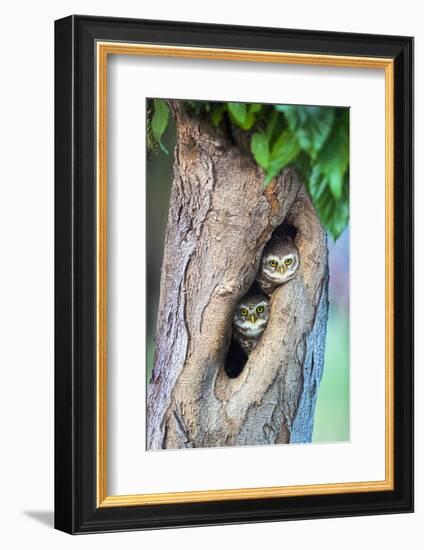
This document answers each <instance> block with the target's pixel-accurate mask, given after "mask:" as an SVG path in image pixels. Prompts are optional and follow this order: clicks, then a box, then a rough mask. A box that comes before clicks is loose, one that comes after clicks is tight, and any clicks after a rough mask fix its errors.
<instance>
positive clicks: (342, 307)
mask: <svg viewBox="0 0 424 550" xmlns="http://www.w3.org/2000/svg"><path fill="white" fill-rule="evenodd" d="M162 141H163V143H164V145H165V147H166V149H167V150H168V151H169V152H170V154H169V155H166V154H164V153H161V152H159V153H157V154H152V155H151V158H150V159H149V160H148V162H147V190H146V193H147V221H146V223H147V297H148V299H147V368H146V376H147V381H148V380H150V376H151V372H152V368H153V358H154V350H155V342H154V338H155V331H156V319H157V309H158V304H159V287H160V270H161V264H162V255H163V243H164V234H165V229H166V222H167V215H168V204H169V195H170V190H171V183H172V163H173V155H172V151H173V150H174V146H175V126H174V123H173V121H171V122H170V124H169V126H168V128H167V129H166V132H165V134H164V136H163V139H162ZM328 242H329V259H330V289H329V298H330V310H329V319H328V332H327V342H326V354H325V364H324V374H323V378H322V382H321V385H320V388H319V392H318V401H317V409H316V416H315V425H314V433H313V442H332V441H347V440H348V439H349V230H348V228H347V229H345V230H344V232H343V233H342V235H341V236H340V237H339V239H338V240H337V241H336V242H334V241H333V239H332V238H331V237H329V239H328Z"/></svg>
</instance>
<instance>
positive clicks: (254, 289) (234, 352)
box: [224, 222, 297, 378]
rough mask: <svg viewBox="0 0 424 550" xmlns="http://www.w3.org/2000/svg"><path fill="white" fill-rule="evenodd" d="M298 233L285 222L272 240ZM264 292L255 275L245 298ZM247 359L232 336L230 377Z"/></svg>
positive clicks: (228, 356) (228, 362)
mask: <svg viewBox="0 0 424 550" xmlns="http://www.w3.org/2000/svg"><path fill="white" fill-rule="evenodd" d="M296 235H297V229H296V228H295V227H294V226H293V225H289V224H287V223H284V222H283V223H282V224H281V225H279V226H278V227H276V228H275V229H274V231H273V232H272V235H271V238H270V241H271V240H272V239H274V238H277V239H278V238H283V237H290V238H291V239H292V240H293V241H294V240H295V238H296ZM265 249H266V248H265ZM265 249H264V250H265ZM259 265H260V264H259ZM259 268H260V267H259ZM263 293H264V292H263V290H262V289H261V287H260V286H259V284H258V282H257V281H256V276H255V281H254V282H253V284H252V285H251V286H250V288H249V290H248V291H247V292H246V294H245V295H244V296H243V298H245V297H246V296H253V295H257V294H263ZM243 298H242V299H243ZM265 330H266V329H265ZM247 360H248V355H246V353H245V351H244V350H243V348H242V347H241V346H240V344H239V343H238V342H237V341H236V340H235V339H234V337H232V338H231V342H230V346H229V348H228V351H227V354H226V357H225V362H224V371H225V373H226V374H227V376H228V378H237V377H238V376H240V374H241V373H242V371H243V369H244V367H245V366H246V363H247Z"/></svg>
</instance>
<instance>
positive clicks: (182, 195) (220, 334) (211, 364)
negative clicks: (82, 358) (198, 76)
mask: <svg viewBox="0 0 424 550" xmlns="http://www.w3.org/2000/svg"><path fill="white" fill-rule="evenodd" d="M170 106H171V109H172V111H173V114H174V116H175V118H176V125H177V146H176V149H175V160H174V178H173V186H172V192H171V199H170V206H169V218H168V225H167V231H166V238H165V250H164V259H163V265H162V276H161V292H160V304H159V313H158V325H157V335H156V353H155V363H154V371H153V375H152V380H151V383H150V385H149V390H148V404H147V448H148V449H162V448H183V447H216V446H228V445H260V444H272V443H293V442H309V441H311V437H312V429H313V420H314V413H315V403H316V396H317V390H318V385H319V382H320V379H321V375H322V370H323V365H324V349H325V337H326V326H327V313H328V251H327V243H326V233H325V231H324V230H323V228H322V226H321V224H320V222H319V219H318V216H317V213H316V211H315V209H314V207H313V205H312V203H311V201H310V198H309V195H308V193H307V192H306V190H305V188H304V186H303V184H302V183H301V182H300V180H299V178H298V176H297V174H296V172H295V171H294V170H293V169H286V170H284V171H283V172H282V173H281V174H280V176H279V177H278V178H276V179H275V180H274V181H273V182H272V183H271V185H269V186H268V187H267V188H266V190H265V191H264V190H263V178H264V176H263V172H262V170H261V169H260V168H259V167H258V166H257V165H256V164H255V163H254V161H253V159H252V158H251V156H250V155H249V154H248V153H247V152H246V151H245V148H244V147H243V146H242V144H240V143H239V144H238V146H236V145H234V142H231V140H230V136H229V135H227V133H224V132H222V131H221V130H219V129H216V128H214V127H212V126H211V125H210V124H209V123H208V122H207V121H205V120H199V119H198V118H195V117H191V116H190V115H189V114H188V113H187V112H186V111H185V110H184V109H183V107H182V105H181V103H180V102H170ZM283 221H284V223H288V224H290V225H293V226H294V227H295V228H296V230H297V234H296V238H295V242H296V246H297V248H298V250H299V255H300V267H299V270H298V273H297V275H296V277H295V278H294V279H292V280H291V281H289V282H288V283H286V284H285V285H282V286H280V287H278V288H277V289H276V291H275V292H274V293H273V295H272V299H271V315H270V320H269V323H268V326H267V328H266V330H265V332H264V334H263V336H262V338H261V340H260V342H259V344H258V346H257V347H256V349H255V350H254V351H253V352H252V354H251V355H250V356H249V359H248V361H247V363H246V366H245V367H244V369H243V371H242V372H241V374H240V375H239V376H238V377H237V378H231V379H230V378H228V376H227V375H226V373H225V371H224V361H225V357H226V353H227V350H228V346H229V344H230V339H231V330H232V318H233V313H234V309H235V306H236V304H237V302H238V301H239V300H240V298H241V297H242V296H243V295H244V294H246V292H247V291H248V289H249V288H250V286H251V285H252V283H253V281H254V280H255V277H256V273H257V269H258V266H259V261H260V258H261V255H262V251H263V248H264V246H265V244H266V243H267V241H268V240H269V239H270V238H271V236H272V233H273V231H274V230H275V229H276V228H277V227H278V226H279V225H281V224H282V223H283Z"/></svg>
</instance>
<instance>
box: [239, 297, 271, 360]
mask: <svg viewBox="0 0 424 550" xmlns="http://www.w3.org/2000/svg"><path fill="white" fill-rule="evenodd" d="M268 319H269V299H268V298H267V297H266V296H265V295H263V294H255V295H254V296H245V297H244V298H242V300H240V302H239V303H238V304H237V307H236V310H235V312H234V318H233V328H234V330H233V337H234V339H235V340H236V342H238V343H239V344H240V346H241V348H242V349H243V351H244V353H245V354H246V355H249V354H250V353H251V352H252V351H253V350H254V349H255V348H256V346H257V344H258V342H259V339H260V337H261V335H262V333H263V331H264V330H265V328H266V326H267V324H268Z"/></svg>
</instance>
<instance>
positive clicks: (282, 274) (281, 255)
mask: <svg viewBox="0 0 424 550" xmlns="http://www.w3.org/2000/svg"><path fill="white" fill-rule="evenodd" d="M260 269H261V271H262V274H263V276H264V277H265V278H266V279H268V280H269V281H270V282H272V283H274V284H276V285H281V284H284V283H286V282H287V281H290V279H292V278H293V277H294V276H295V274H296V272H297V270H298V269H299V253H298V251H297V248H296V246H295V244H294V243H293V241H292V239H289V238H283V239H278V240H277V241H274V242H272V243H271V244H270V245H269V246H267V247H266V248H265V251H264V253H263V256H262V260H261V268H260Z"/></svg>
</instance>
